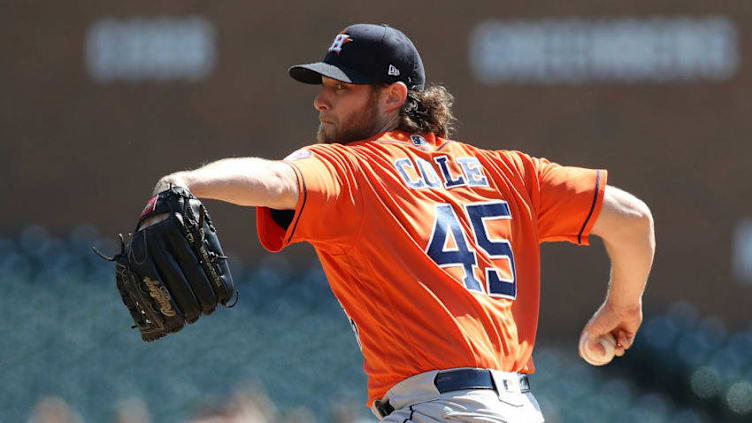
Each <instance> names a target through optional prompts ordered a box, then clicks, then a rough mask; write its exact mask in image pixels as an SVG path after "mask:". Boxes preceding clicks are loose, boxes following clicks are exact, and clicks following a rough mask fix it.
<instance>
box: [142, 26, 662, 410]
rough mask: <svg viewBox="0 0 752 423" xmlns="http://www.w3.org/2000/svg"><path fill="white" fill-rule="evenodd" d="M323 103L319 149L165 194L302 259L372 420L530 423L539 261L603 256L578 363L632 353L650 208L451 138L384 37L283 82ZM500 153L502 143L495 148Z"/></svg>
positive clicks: (648, 250) (413, 56)
mask: <svg viewBox="0 0 752 423" xmlns="http://www.w3.org/2000/svg"><path fill="white" fill-rule="evenodd" d="M289 74H290V76H292V77H293V78H294V79H296V80H298V81H301V82H303V83H307V84H317V85H319V86H320V90H319V91H318V95H317V96H316V98H315V100H314V107H315V109H316V110H317V111H318V114H319V120H320V125H319V127H318V132H317V135H316V138H317V141H318V143H316V144H315V145H310V146H307V147H303V148H301V149H299V150H297V151H295V152H293V153H292V154H290V155H289V156H288V157H287V158H286V159H284V160H280V161H270V160H263V159H259V158H234V159H225V160H220V161H217V162H214V163H211V164H208V165H206V166H204V167H201V168H199V169H196V170H193V171H184V172H177V173H173V174H171V175H168V176H165V177H163V178H162V179H160V181H159V182H158V183H157V186H156V187H155V189H154V192H155V194H157V193H160V192H164V191H165V190H167V189H168V188H170V187H181V188H184V189H187V190H189V192H191V193H192V194H193V195H194V196H196V197H198V198H212V199H218V200H223V201H227V202H231V203H235V204H238V205H242V206H251V207H257V228H258V234H259V238H260V240H261V243H262V244H263V246H264V247H265V248H267V249H268V250H270V251H272V252H278V251H281V250H282V249H284V248H285V247H287V246H288V245H290V244H292V243H296V242H308V243H311V244H312V245H313V246H314V247H315V250H316V253H317V254H318V257H319V259H320V260H321V264H322V266H323V268H324V270H325V272H326V275H327V278H328V280H329V283H330V285H331V289H332V291H333V292H334V294H335V295H336V297H337V298H338V299H339V301H340V303H341V304H342V306H343V308H344V310H345V313H346V314H347V316H348V318H349V319H350V321H351V323H352V327H353V329H354V331H355V335H356V337H357V338H358V342H359V344H360V346H361V349H362V353H363V356H364V370H365V372H366V373H367V375H368V406H369V407H370V408H371V410H372V411H373V413H374V414H375V415H376V416H377V417H378V418H379V419H380V420H382V421H384V422H400V423H402V422H405V421H410V422H436V421H463V422H470V421H478V422H481V421H482V422H492V421H493V422H539V421H543V416H542V415H541V412H540V408H539V407H538V404H537V402H536V400H535V398H534V396H533V393H532V392H531V387H530V385H529V383H528V378H527V376H526V375H527V374H529V373H532V372H533V371H534V370H535V367H534V364H533V360H532V353H533V346H534V345H535V340H536V328H537V321H538V306H539V297H540V289H539V285H540V253H539V244H540V243H541V242H544V241H568V242H571V243H575V244H578V245H588V239H589V236H590V235H591V234H594V235H596V236H599V237H601V238H602V239H603V241H604V243H605V246H606V250H607V252H608V255H609V257H610V259H611V264H612V268H611V269H612V270H611V278H610V283H609V289H608V294H607V296H606V298H605V301H604V302H603V304H602V305H601V306H600V307H599V308H598V309H597V311H596V312H595V314H594V315H593V317H592V319H591V320H590V321H589V323H588V324H587V325H586V326H585V328H584V330H583V337H582V339H583V342H582V343H581V348H580V354H581V355H582V356H583V358H586V359H588V360H589V361H591V362H595V363H596V364H604V363H605V362H607V361H608V360H609V359H610V357H608V356H606V358H605V359H602V360H601V361H600V362H598V360H597V359H593V357H596V358H597V357H598V356H599V355H600V356H604V355H606V354H607V353H608V352H609V351H606V350H607V349H608V347H609V344H608V343H607V342H603V340H604V339H612V340H613V342H614V344H615V345H611V346H612V347H613V348H612V351H613V354H615V355H617V356H621V355H623V354H624V353H625V351H626V350H627V349H629V347H630V346H631V345H632V342H633V340H634V338H635V335H636V333H637V330H638V328H639V327H640V324H641V322H642V300H641V298H642V293H643V291H644V288H645V284H646V281H647V278H648V274H649V272H650V268H651V264H652V260H653V253H654V248H655V238H654V233H653V220H652V217H651V213H650V210H649V209H648V207H647V206H646V205H645V204H644V203H643V202H642V201H640V200H639V199H637V198H635V197H634V196H632V195H630V194H628V193H627V192H624V191H622V190H620V189H618V188H614V187H613V186H610V185H608V184H607V182H608V174H607V172H606V171H605V170H593V169H584V168H577V167H568V166H561V165H559V164H556V163H552V162H549V161H548V160H545V159H542V158H535V157H531V156H529V155H527V154H525V153H521V152H518V151H507V150H502V149H500V150H484V149H480V148H476V147H473V146H472V145H469V144H465V143H463V142H459V141H454V140H451V139H450V138H449V136H450V133H451V130H452V123H453V119H454V118H453V116H452V110H451V107H452V101H453V98H452V96H451V94H449V92H448V91H447V90H446V89H445V88H444V87H442V86H440V85H426V81H425V73H424V68H423V63H422V61H421V58H420V56H419V54H418V51H417V49H416V48H415V46H414V45H413V43H412V42H411V41H410V40H409V39H408V38H407V37H406V36H405V35H404V34H403V33H402V32H400V31H398V30H396V29H394V28H391V27H389V26H387V25H370V24H357V25H352V26H349V27H347V28H345V29H344V30H343V31H342V32H340V33H338V34H336V36H335V37H334V40H333V41H332V42H331V44H330V45H329V48H328V51H327V53H326V56H325V57H324V59H323V61H321V62H317V63H310V64H305V65H298V66H293V67H291V68H290V69H289ZM496 141H497V142H498V143H499V144H501V143H502V142H503V140H496Z"/></svg>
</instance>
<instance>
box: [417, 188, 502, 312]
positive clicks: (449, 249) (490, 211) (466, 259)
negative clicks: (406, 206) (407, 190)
mask: <svg viewBox="0 0 752 423" xmlns="http://www.w3.org/2000/svg"><path fill="white" fill-rule="evenodd" d="M465 214H466V216H467V218H468V221H469V222H470V224H471V226H472V232H473V233H472V235H473V236H472V238H470V241H471V242H468V236H467V235H466V234H465V232H464V231H463V230H462V225H461V224H460V219H459V218H458V216H457V213H456V212H455V211H454V208H453V207H452V205H451V204H446V203H442V204H437V205H436V221H435V223H434V226H433V233H432V234H431V238H430V240H429V241H428V247H427V248H426V253H427V254H428V256H429V257H431V259H432V260H433V261H434V262H436V264H437V265H438V266H439V267H452V266H462V267H463V268H464V273H465V277H464V279H463V280H462V282H463V283H464V284H465V287H466V288H467V289H469V290H472V291H480V292H484V291H485V292H486V293H487V294H488V295H489V296H492V297H501V298H507V299H510V300H514V299H516V298H517V272H516V270H515V267H514V253H513V252H512V246H511V245H510V244H509V241H508V240H506V239H493V240H491V239H490V238H489V236H488V230H487V227H486V223H485V222H486V221H487V220H492V219H511V218H512V215H511V213H510V212H509V205H508V204H507V202H506V201H493V202H485V203H473V204H466V205H465ZM450 236H451V238H453V239H454V243H450V242H449V241H450ZM472 240H475V242H472ZM479 249H480V250H481V251H482V252H484V253H485V254H486V255H487V257H488V258H489V259H492V260H495V259H505V260H508V262H509V267H510V268H511V276H512V278H511V279H509V278H502V276H501V274H500V272H499V269H498V268H497V267H495V266H489V267H485V268H483V269H481V271H482V272H483V274H484V275H485V279H486V283H485V290H483V289H482V288H481V281H479V280H478V279H477V278H476V277H475V269H476V268H478V257H477V250H479ZM506 273H507V274H508V273H509V272H506Z"/></svg>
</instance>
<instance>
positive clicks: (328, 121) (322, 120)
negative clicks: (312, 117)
mask: <svg viewBox="0 0 752 423" xmlns="http://www.w3.org/2000/svg"><path fill="white" fill-rule="evenodd" d="M319 122H321V123H325V124H327V125H334V122H332V121H331V120H329V119H325V118H323V117H319Z"/></svg>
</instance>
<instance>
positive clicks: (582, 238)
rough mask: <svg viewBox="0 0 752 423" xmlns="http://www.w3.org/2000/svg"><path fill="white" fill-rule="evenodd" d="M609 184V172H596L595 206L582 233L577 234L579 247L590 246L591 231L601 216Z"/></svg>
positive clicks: (593, 205)
mask: <svg viewBox="0 0 752 423" xmlns="http://www.w3.org/2000/svg"><path fill="white" fill-rule="evenodd" d="M607 182H608V172H607V171H606V170H602V169H599V170H596V172H595V192H594V193H593V204H592V205H591V206H590V212H589V213H588V215H587V218H585V222H583V223H582V228H581V229H580V232H579V233H578V234H577V244H579V245H590V239H589V237H590V231H591V230H592V229H593V225H595V221H596V220H598V216H599V215H600V212H601V208H602V206H603V197H604V195H605V193H606V185H607Z"/></svg>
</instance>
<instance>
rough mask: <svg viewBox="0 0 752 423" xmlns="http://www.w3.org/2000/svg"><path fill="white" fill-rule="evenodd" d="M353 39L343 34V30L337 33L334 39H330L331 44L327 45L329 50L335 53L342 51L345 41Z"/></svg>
mask: <svg viewBox="0 0 752 423" xmlns="http://www.w3.org/2000/svg"><path fill="white" fill-rule="evenodd" d="M352 40H353V39H352V38H350V36H349V35H347V34H345V32H344V31H342V32H340V33H339V34H337V36H336V37H334V41H332V45H331V46H329V51H333V52H335V53H337V54H339V53H340V52H341V51H342V46H343V45H345V43H349V42H351V41H352Z"/></svg>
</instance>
